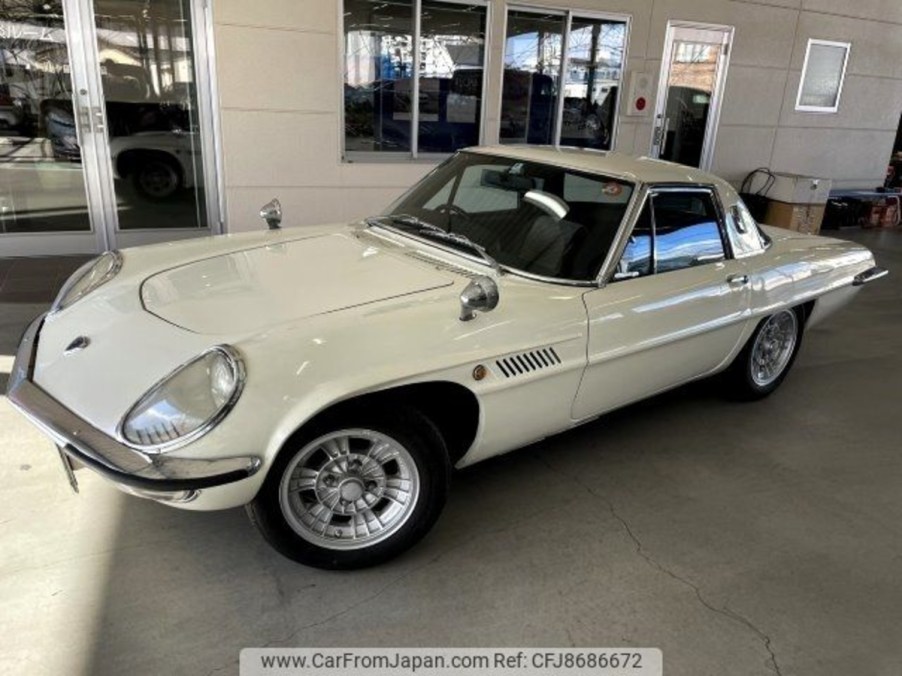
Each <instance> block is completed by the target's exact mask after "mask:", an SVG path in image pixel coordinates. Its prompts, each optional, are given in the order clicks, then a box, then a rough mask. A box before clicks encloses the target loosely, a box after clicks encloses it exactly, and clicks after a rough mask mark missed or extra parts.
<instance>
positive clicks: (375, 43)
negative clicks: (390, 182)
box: [344, 0, 413, 151]
mask: <svg viewBox="0 0 902 676" xmlns="http://www.w3.org/2000/svg"><path fill="white" fill-rule="evenodd" d="M344 10H345V17H344V19H345V20H344V26H345V85H344V87H345V91H344V97H345V149H346V150H347V151H354V150H402V151H403V150H410V121H411V109H410V93H411V86H410V78H411V76H412V74H413V3H412V2H410V0H407V1H403V0H402V1H400V2H392V3H387V2H372V0H345V3H344Z"/></svg>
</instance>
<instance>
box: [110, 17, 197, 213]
mask: <svg viewBox="0 0 902 676" xmlns="http://www.w3.org/2000/svg"><path fill="white" fill-rule="evenodd" d="M94 20H95V22H96V25H97V50H98V53H99V54H100V73H101V78H102V84H103V98H104V106H105V110H106V119H107V125H106V130H107V136H108V138H109V144H110V159H111V161H112V165H113V170H114V173H115V176H116V179H117V180H116V183H115V191H116V206H117V211H118V222H119V228H120V229H122V230H139V229H156V228H203V227H207V214H206V195H205V190H206V187H205V186H204V171H203V163H204V159H205V158H204V157H203V153H202V150H201V142H200V122H199V119H198V105H197V87H196V85H195V75H194V65H195V64H194V44H193V36H192V33H191V5H190V3H189V2H188V1H187V0H165V1H164V0H148V1H147V2H144V3H142V4H140V5H139V4H134V3H125V4H123V3H121V2H117V0H94Z"/></svg>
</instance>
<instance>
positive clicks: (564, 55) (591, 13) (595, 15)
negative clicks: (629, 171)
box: [494, 3, 633, 152]
mask: <svg viewBox="0 0 902 676" xmlns="http://www.w3.org/2000/svg"><path fill="white" fill-rule="evenodd" d="M511 12H525V13H531V14H541V15H546V16H547V15H556V16H561V17H563V18H564V34H563V36H562V40H561V67H560V68H559V70H558V83H559V86H558V92H557V95H556V101H555V103H554V111H555V112H554V115H555V119H554V132H553V134H554V137H553V138H552V143H551V145H553V146H554V147H559V146H560V145H561V130H562V128H563V124H564V98H565V97H564V80H565V77H566V74H567V72H568V71H567V67H568V65H569V64H570V56H569V51H570V33H571V31H572V28H573V19H574V18H576V19H589V20H600V21H605V20H607V21H611V22H616V23H622V24H624V25H625V37H624V40H623V63H622V64H621V67H620V80H618V83H617V99H616V100H615V101H614V128H613V129H612V131H611V147H610V149H609V150H614V148H616V146H617V139H618V137H619V135H620V118H621V104H622V102H623V86H624V80H625V77H624V74H625V71H626V66H627V63H628V59H629V49H630V37H631V36H632V33H633V15H632V14H627V13H618V12H604V11H595V10H579V9H577V10H573V9H565V8H557V7H546V6H544V5H530V4H522V3H509V4H507V5H506V6H505V8H504V31H503V33H502V36H501V40H502V44H501V59H500V63H499V64H498V68H499V79H498V87H499V92H498V96H497V106H496V108H495V113H496V117H497V120H498V122H497V124H496V125H495V130H494V131H495V139H496V141H498V142H500V124H501V106H502V105H503V96H504V71H505V63H504V51H505V48H506V45H507V29H508V24H509V22H510V13H511ZM527 145H530V144H527ZM601 152H607V151H601Z"/></svg>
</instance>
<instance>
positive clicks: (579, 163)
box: [464, 144, 724, 186]
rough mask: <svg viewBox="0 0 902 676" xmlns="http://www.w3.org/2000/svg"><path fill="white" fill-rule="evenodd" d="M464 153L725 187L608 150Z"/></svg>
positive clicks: (701, 175)
mask: <svg viewBox="0 0 902 676" xmlns="http://www.w3.org/2000/svg"><path fill="white" fill-rule="evenodd" d="M464 150H465V151H466V152H474V153H485V154H489V155H500V156H502V157H508V158H511V159H516V160H523V161H525V162H543V163H546V164H557V165H560V166H564V167H567V168H569V169H575V170H577V171H585V172H590V173H600V174H607V175H608V176H613V177H615V178H622V179H624V180H627V181H631V182H633V183H638V182H643V183H704V184H709V185H710V184H716V185H718V186H720V185H722V184H723V183H724V181H723V179H721V178H719V177H717V176H714V175H713V174H709V173H707V172H704V171H700V170H699V169H694V168H693V167H687V166H685V165H682V164H675V163H674V162H665V161H664V160H656V159H653V158H651V157H633V156H632V155H624V154H623V153H618V152H614V151H608V150H595V149H592V148H571V147H566V146H561V147H557V146H540V145H521V144H516V145H493V146H476V147H472V148H465V149H464Z"/></svg>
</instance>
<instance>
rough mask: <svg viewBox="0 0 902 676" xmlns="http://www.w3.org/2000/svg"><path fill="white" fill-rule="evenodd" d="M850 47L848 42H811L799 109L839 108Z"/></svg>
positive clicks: (798, 101) (835, 109) (832, 111)
mask: <svg viewBox="0 0 902 676" xmlns="http://www.w3.org/2000/svg"><path fill="white" fill-rule="evenodd" d="M850 47H851V44H850V43H848V42H828V41H826V40H809V41H808V51H807V52H806V54H805V65H804V66H803V67H802V78H801V81H800V82H799V95H798V98H797V99H796V110H800V111H803V112H805V111H808V112H817V113H835V112H836V111H837V110H839V96H840V93H841V92H842V84H843V79H844V78H845V74H846V62H847V61H848V58H849V49H850Z"/></svg>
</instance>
